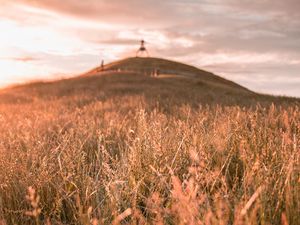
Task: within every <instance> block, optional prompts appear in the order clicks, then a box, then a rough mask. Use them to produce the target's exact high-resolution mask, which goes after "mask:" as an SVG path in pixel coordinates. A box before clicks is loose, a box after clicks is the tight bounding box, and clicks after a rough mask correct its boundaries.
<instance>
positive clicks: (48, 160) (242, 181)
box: [0, 75, 300, 225]
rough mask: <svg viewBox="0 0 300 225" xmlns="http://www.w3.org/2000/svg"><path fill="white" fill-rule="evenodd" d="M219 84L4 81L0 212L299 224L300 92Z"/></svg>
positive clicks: (114, 79) (9, 216)
mask: <svg viewBox="0 0 300 225" xmlns="http://www.w3.org/2000/svg"><path fill="white" fill-rule="evenodd" d="M217 88H218V87H215V88H212V86H209V85H208V84H207V83H203V82H200V81H197V82H196V81H193V80H191V79H189V80H186V79H183V78H172V77H165V78H164V79H154V78H146V77H141V76H136V75H127V76H119V75H117V76H115V75H107V76H103V77H86V78H76V79H71V80H64V81H60V82H53V83H32V84H28V85H25V86H17V87H13V88H9V89H5V90H2V91H1V92H0V224H1V225H4V224H53V225H54V224H84V225H86V224H93V225H95V224H207V225H208V224H219V225H221V224H224V225H226V224H262V225H267V224H274V225H276V224H283V225H287V224H290V225H297V224H300V216H299V215H300V147H299V146H300V107H299V106H300V101H299V100H297V99H291V98H284V97H273V96H261V95H257V94H255V93H248V92H245V93H243V92H240V91H239V90H228V89H226V88H220V89H217ZM216 90H217V91H216Z"/></svg>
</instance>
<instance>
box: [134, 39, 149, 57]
mask: <svg viewBox="0 0 300 225" xmlns="http://www.w3.org/2000/svg"><path fill="white" fill-rule="evenodd" d="M143 53H146V54H147V57H149V53H148V51H147V49H146V47H145V41H144V40H141V47H140V48H139V50H137V52H136V57H138V56H139V55H143Z"/></svg>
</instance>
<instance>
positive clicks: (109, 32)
mask: <svg viewBox="0 0 300 225" xmlns="http://www.w3.org/2000/svg"><path fill="white" fill-rule="evenodd" d="M0 30H1V31H0V86H6V85H9V84H13V83H18V82H25V81H30V80H41V79H58V78H61V77H66V76H74V75H76V74H80V73H83V72H85V71H88V70H89V69H91V68H93V67H95V66H97V65H98V64H100V62H101V60H102V59H104V60H105V62H106V63H107V62H111V61H113V60H116V59H119V58H122V57H127V56H134V54H135V51H136V49H137V48H138V47H139V46H138V44H139V43H138V42H139V40H140V39H142V38H144V39H145V40H146V41H147V42H148V44H147V47H148V49H149V52H150V54H151V56H154V57H163V58H168V59H173V60H178V61H182V62H185V63H189V64H192V65H195V66H197V67H200V68H202V69H205V70H209V71H211V72H214V73H216V74H218V75H221V76H223V77H225V78H227V79H230V80H233V81H235V82H238V83H239V84H241V85H244V86H245V87H248V88H250V89H252V90H254V91H259V92H263V93H270V94H281V95H289V96H298V97H300V1H299V0H159V1H158V0H64V1H62V0H0Z"/></svg>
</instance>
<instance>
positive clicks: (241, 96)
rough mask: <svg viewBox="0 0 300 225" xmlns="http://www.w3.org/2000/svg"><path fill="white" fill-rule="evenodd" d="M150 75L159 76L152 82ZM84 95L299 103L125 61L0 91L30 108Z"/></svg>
mask: <svg viewBox="0 0 300 225" xmlns="http://www.w3.org/2000/svg"><path fill="white" fill-rule="evenodd" d="M153 72H156V73H159V74H158V75H156V76H151V74H152V73H153ZM83 95H84V96H85V98H90V99H93V101H96V100H101V99H103V98H105V99H107V98H115V97H120V96H122V97H124V96H133V95H134V96H142V97H144V98H145V100H146V101H147V102H148V103H149V105H153V104H157V103H160V105H162V107H165V105H183V104H190V105H192V106H199V105H201V104H202V105H205V104H212V105H217V104H219V105H224V106H226V105H240V106H251V105H256V104H257V103H260V104H262V105H270V104H271V103H275V104H283V105H284V104H285V105H288V104H289V103H299V99H296V98H288V97H276V96H269V95H261V94H258V93H255V92H252V91H250V90H248V89H247V88H245V87H242V86H240V85H238V84H236V83H234V82H232V81H229V80H226V79H224V78H222V77H220V76H217V75H215V74H213V73H210V72H207V71H204V70H201V69H198V68H196V67H193V66H189V65H186V64H182V63H178V62H174V61H170V60H165V59H159V58H127V59H123V60H120V61H116V62H113V63H110V64H107V65H105V66H104V68H103V69H101V68H99V67H97V68H95V69H93V70H91V71H89V72H88V73H85V74H83V75H80V76H78V77H75V78H71V79H65V80H59V81H54V82H37V83H31V84H27V85H19V86H15V87H12V88H7V89H4V90H1V91H0V103H18V104H19V103H30V102H33V101H35V100H37V99H43V100H53V99H59V98H61V97H64V98H66V97H68V96H69V97H72V96H73V97H74V96H77V97H78V96H83ZM70 99H71V98H70Z"/></svg>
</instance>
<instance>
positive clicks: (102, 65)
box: [101, 59, 104, 71]
mask: <svg viewBox="0 0 300 225" xmlns="http://www.w3.org/2000/svg"><path fill="white" fill-rule="evenodd" d="M101 71H104V60H103V59H102V61H101Z"/></svg>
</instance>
